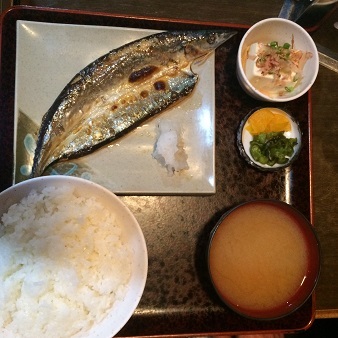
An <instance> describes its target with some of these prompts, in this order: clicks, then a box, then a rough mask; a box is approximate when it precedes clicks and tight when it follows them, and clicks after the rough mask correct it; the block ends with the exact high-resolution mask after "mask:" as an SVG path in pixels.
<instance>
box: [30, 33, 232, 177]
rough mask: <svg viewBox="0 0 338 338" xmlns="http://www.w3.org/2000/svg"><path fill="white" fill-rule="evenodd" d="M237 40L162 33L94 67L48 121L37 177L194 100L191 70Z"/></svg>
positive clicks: (36, 159) (35, 166) (52, 110)
mask: <svg viewBox="0 0 338 338" xmlns="http://www.w3.org/2000/svg"><path fill="white" fill-rule="evenodd" d="M235 34H236V33H235V32H233V31H224V30H221V31H182V32H181V31H177V32H162V33H158V34H154V35H150V36H148V37H145V38H142V39H139V40H137V41H133V42H130V43H128V44H126V45H124V46H121V47H119V48H117V49H114V50H112V51H110V52H109V53H107V54H106V55H103V56H102V57H100V58H98V59H97V60H95V61H94V62H92V63H91V64H89V65H88V66H87V67H85V68H84V69H83V70H81V71H80V72H79V73H78V74H76V75H75V76H74V77H73V79H72V80H71V81H70V82H69V84H68V85H67V86H66V87H65V88H64V89H63V90H62V92H61V93H60V95H59V96H58V97H57V98H56V100H55V101H54V103H53V104H52V106H51V107H50V109H49V110H48V111H47V113H46V114H45V115H44V117H43V118H42V122H41V127H40V130H39V135H38V140H37V147H36V150H35V156H34V162H33V166H32V173H31V177H36V176H40V175H41V174H42V173H43V172H44V170H45V169H46V168H47V167H48V166H49V165H50V164H52V163H53V162H55V161H58V160H60V159H68V158H74V157H80V156H82V155H85V154H88V153H90V152H92V151H93V150H95V149H97V148H99V147H100V146H102V145H103V144H106V143H109V142H111V141H113V140H114V139H116V138H118V137H120V136H122V135H123V134H125V133H127V132H128V131H129V130H131V129H133V128H135V127H137V126H138V125H139V124H140V123H141V122H143V121H144V120H146V119H148V118H149V117H151V116H154V115H155V114H158V113H159V112H161V111H163V110H164V109H166V108H167V107H169V106H171V105H172V104H174V103H176V102H177V101H179V100H181V99H182V98H184V97H186V96H188V95H189V94H190V93H191V92H192V90H193V89H194V87H195V85H196V83H197V81H198V75H197V74H195V73H193V71H192V70H191V65H192V64H193V63H194V62H196V61H197V60H199V59H203V58H205V57H207V56H208V55H209V54H210V53H211V52H212V51H213V50H215V48H217V47H218V46H219V45H221V44H222V43H224V42H225V41H226V40H228V39H229V38H231V37H232V36H233V35H235Z"/></svg>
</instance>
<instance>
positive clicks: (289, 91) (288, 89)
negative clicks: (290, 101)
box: [285, 86, 295, 93]
mask: <svg viewBox="0 0 338 338" xmlns="http://www.w3.org/2000/svg"><path fill="white" fill-rule="evenodd" d="M294 89H295V87H292V86H289V87H288V86H286V87H285V91H287V92H288V93H291V92H292V91H293V90H294Z"/></svg>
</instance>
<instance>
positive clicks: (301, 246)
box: [208, 200, 320, 320]
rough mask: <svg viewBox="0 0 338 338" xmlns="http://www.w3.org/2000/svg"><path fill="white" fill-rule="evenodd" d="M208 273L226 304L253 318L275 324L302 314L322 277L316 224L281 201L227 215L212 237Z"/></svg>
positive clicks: (245, 205) (262, 202) (254, 204)
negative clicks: (301, 308)
mask: <svg viewBox="0 0 338 338" xmlns="http://www.w3.org/2000/svg"><path fill="white" fill-rule="evenodd" d="M208 268H209V274H210V278H211V282H212V284H213V286H214V289H215V291H216V293H217V294H218V296H219V297H220V299H221V300H222V301H223V303H224V304H225V305H226V306H227V307H229V308H230V309H232V310H233V311H235V312H237V313H238V314H240V315H243V316H244V317H247V318H252V319H256V320H272V319H277V318H281V317H284V316H286V315H289V314H291V313H292V312H294V311H296V310H297V309H299V308H300V307H301V306H302V305H303V304H304V303H305V302H306V301H307V300H308V299H309V297H311V295H312V293H313V291H314V289H315V286H316V284H317V281H318V278H319V273H320V246H319V242H318V239H317V236H316V234H315V232H314V229H313V227H312V225H311V223H310V222H309V221H308V220H307V218H306V217H305V216H304V215H303V214H301V213H300V212H299V211H298V210H297V209H295V208H294V207H292V206H291V205H289V204H287V203H285V202H282V201H279V200H254V201H249V202H245V203H243V204H240V205H238V206H236V207H234V208H233V209H231V210H229V211H228V212H226V213H225V214H224V215H223V216H222V217H221V219H220V220H219V222H218V223H217V224H216V226H215V227H214V229H213V230H212V232H211V235H210V241H209V247H208Z"/></svg>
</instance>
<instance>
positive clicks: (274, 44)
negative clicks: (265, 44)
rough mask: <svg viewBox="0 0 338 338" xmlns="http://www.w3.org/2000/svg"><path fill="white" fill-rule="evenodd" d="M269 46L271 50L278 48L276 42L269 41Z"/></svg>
mask: <svg viewBox="0 0 338 338" xmlns="http://www.w3.org/2000/svg"><path fill="white" fill-rule="evenodd" d="M269 46H270V47H271V48H277V47H278V42H277V41H271V42H270V43H269Z"/></svg>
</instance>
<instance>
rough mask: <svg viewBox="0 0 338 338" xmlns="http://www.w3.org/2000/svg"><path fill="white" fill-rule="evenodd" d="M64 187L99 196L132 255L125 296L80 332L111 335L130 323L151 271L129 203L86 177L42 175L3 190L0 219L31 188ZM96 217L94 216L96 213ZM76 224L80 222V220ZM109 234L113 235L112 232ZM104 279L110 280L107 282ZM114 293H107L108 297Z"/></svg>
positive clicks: (2, 331)
mask: <svg viewBox="0 0 338 338" xmlns="http://www.w3.org/2000/svg"><path fill="white" fill-rule="evenodd" d="M65 186H66V187H69V186H71V187H74V191H75V193H76V196H79V197H84V198H86V197H96V200H97V201H98V202H99V203H100V205H101V206H103V208H104V209H106V210H108V211H109V212H110V215H112V217H114V219H115V221H114V222H116V223H114V224H119V225H120V229H121V235H120V236H121V237H120V238H121V239H122V240H123V242H124V245H125V247H126V248H127V249H128V252H129V253H130V257H129V258H128V259H127V261H130V262H131V276H130V278H129V282H128V283H127V284H126V288H125V290H124V291H123V292H124V294H123V296H122V297H121V299H116V300H115V301H114V303H113V305H112V307H111V308H109V309H108V311H107V312H106V314H105V316H104V318H103V319H102V320H101V321H100V322H94V323H92V326H91V329H90V330H89V331H85V332H83V331H81V333H79V335H81V337H90V338H91V337H106V338H108V337H112V336H114V335H115V334H116V333H117V332H118V331H119V330H120V329H121V328H122V327H123V326H124V325H125V324H126V323H127V321H128V320H129V318H130V317H131V316H132V314H133V312H134V310H135V309H136V307H137V305H138V303H139V301H140V299H141V297H142V294H143V290H144V287H145V283H146V279H147V272H148V254H147V247H146V242H145V239H144V236H143V233H142V230H141V227H140V225H139V224H138V222H137V220H136V218H135V217H134V216H133V214H132V213H131V211H130V210H129V209H128V208H127V206H126V205H125V204H124V203H122V201H121V200H120V199H119V198H118V197H117V196H116V195H115V194H113V193H112V192H110V191H109V190H107V189H106V188H104V187H102V186H100V185H98V184H96V183H93V182H90V181H87V180H85V179H82V178H77V177H70V176H43V177H38V178H34V179H30V180H27V181H24V182H21V183H18V184H16V185H14V186H12V187H10V188H8V189H6V190H5V191H3V192H1V193H0V219H1V217H2V215H3V214H4V213H6V212H7V210H8V208H9V207H10V206H11V205H13V204H14V203H18V202H20V201H21V200H22V198H24V197H26V196H27V195H28V194H29V193H30V192H31V191H32V190H35V191H37V192H38V193H41V191H42V190H43V189H44V188H46V187H55V188H59V187H65ZM72 208H73V210H74V212H75V213H76V208H75V209H74V205H73V204H71V205H70V208H69V211H70V210H71V209H72ZM67 212H68V210H67ZM93 216H94V217H95V214H94V215H93ZM76 217H77V218H79V219H81V214H79V215H76ZM61 219H62V218H61ZM94 219H95V218H94ZM76 224H78V225H80V224H81V223H76ZM100 229H101V233H102V232H103V234H104V226H103V224H100ZM42 230H43V229H42ZM109 236H112V235H111V234H109ZM94 237H95V236H94ZM33 239H34V238H33ZM96 240H102V238H98V239H96ZM93 241H94V240H93ZM91 245H92V244H89V245H88V247H89V248H90V247H91ZM107 245H108V244H107ZM84 250H85V248H84ZM87 250H91V249H87ZM114 252H115V250H114V248H112V256H111V257H107V262H106V264H107V265H109V264H112V262H110V261H109V260H110V259H111V260H112V261H113V259H116V258H115V256H114ZM80 258H81V257H80ZM112 258H113V259H112ZM119 259H123V257H122V256H121V257H119ZM71 260H73V258H71ZM57 271H58V265H57V264H55V274H56V273H57ZM90 271H92V270H90ZM92 273H94V272H92ZM105 282H106V283H107V282H108V281H105ZM112 285H114V284H112ZM114 292H115V291H114ZM111 296H112V295H111V294H110V295H108V294H107V295H106V297H111ZM101 301H102V300H101ZM50 321H51V322H53V321H54V322H55V321H56V319H55V318H50ZM54 324H57V323H54ZM32 325H33V323H32ZM27 329H28V328H27ZM0 336H1V337H11V336H12V333H11V332H9V331H8V330H7V329H3V328H2V329H1V328H0ZM76 336H78V335H76Z"/></svg>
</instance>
